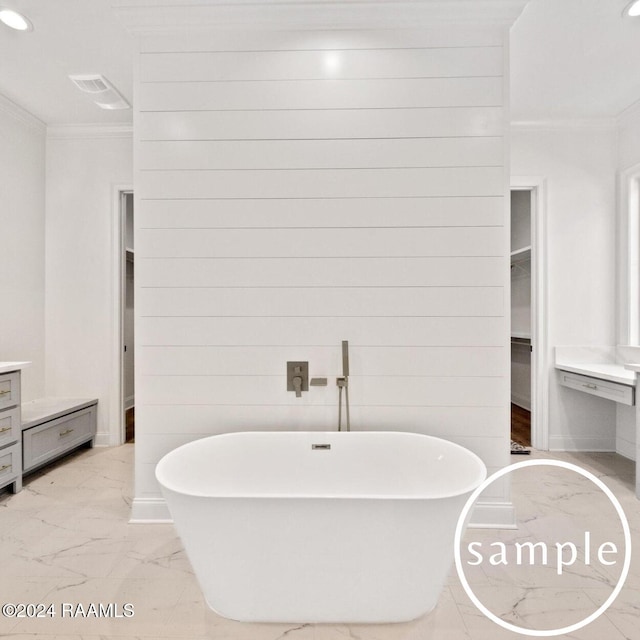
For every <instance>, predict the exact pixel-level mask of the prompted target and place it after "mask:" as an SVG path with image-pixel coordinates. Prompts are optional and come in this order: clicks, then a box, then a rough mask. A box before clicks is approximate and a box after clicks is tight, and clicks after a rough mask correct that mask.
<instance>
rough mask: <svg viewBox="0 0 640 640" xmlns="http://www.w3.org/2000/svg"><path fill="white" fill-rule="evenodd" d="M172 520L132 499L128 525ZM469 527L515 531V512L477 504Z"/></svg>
mask: <svg viewBox="0 0 640 640" xmlns="http://www.w3.org/2000/svg"><path fill="white" fill-rule="evenodd" d="M171 522H173V519H172V518H171V514H170V513H169V509H168V508H167V504H166V502H165V501H164V500H163V499H162V498H134V500H133V505H132V507H131V518H130V520H129V523H130V524H165V523H171ZM469 527H471V528H474V529H516V528H517V525H516V512H515V508H514V506H513V504H512V503H511V502H499V503H495V502H491V503H488V502H487V503H482V502H479V503H478V504H477V505H476V506H475V507H474V509H473V514H472V516H471V521H470V523H469Z"/></svg>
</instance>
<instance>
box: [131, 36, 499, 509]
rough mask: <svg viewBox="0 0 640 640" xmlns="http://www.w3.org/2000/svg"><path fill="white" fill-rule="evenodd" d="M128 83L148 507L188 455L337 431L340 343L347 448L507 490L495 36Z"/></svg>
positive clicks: (346, 43)
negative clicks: (394, 433) (275, 435)
mask: <svg viewBox="0 0 640 640" xmlns="http://www.w3.org/2000/svg"><path fill="white" fill-rule="evenodd" d="M139 67H140V73H139V81H138V85H137V90H136V105H137V113H136V128H135V130H136V154H137V161H136V162H137V184H136V195H137V198H138V209H137V211H136V282H137V298H136V313H137V325H136V326H137V337H136V345H137V354H136V358H137V360H136V363H137V381H136V385H137V390H136V391H137V406H136V455H137V466H136V469H137V470H136V474H137V482H136V487H137V488H136V495H137V498H139V499H145V498H149V499H153V498H156V497H158V496H159V493H158V487H157V485H156V484H155V480H154V476H153V470H154V466H155V463H156V462H157V461H158V459H159V458H160V457H161V456H162V455H163V454H164V453H166V452H167V451H168V450H170V449H172V448H173V447H175V446H178V445H179V444H182V443H183V442H188V441H189V440H193V439H195V438H198V437H202V436H204V435H207V434H215V433H222V432H226V431H233V430H255V429H267V430H277V429H282V428H284V429H317V430H322V429H331V430H332V429H335V428H336V422H337V399H338V394H337V389H336V386H335V377H336V376H337V375H340V373H341V355H340V343H341V340H345V339H348V340H349V341H350V345H351V373H352V376H351V382H350V399H351V403H352V406H351V416H352V424H353V428H354V429H374V430H388V429H395V430H407V431H416V432H422V433H427V434H433V435H438V436H442V437H446V438H450V439H452V440H454V441H457V442H460V443H461V444H463V445H464V446H467V447H469V448H471V449H472V450H474V451H476V452H477V453H478V454H479V455H481V456H482V457H483V459H484V460H485V462H486V464H487V466H488V467H489V468H490V469H497V468H499V467H501V466H502V465H503V464H504V463H505V459H506V456H508V452H507V440H508V410H507V407H508V378H507V375H508V370H507V363H508V359H507V356H506V355H505V349H506V344H505V335H506V326H505V323H506V318H505V283H506V282H507V278H506V275H507V269H506V253H507V247H506V242H505V237H506V234H505V230H504V221H505V205H504V195H505V193H504V191H505V175H506V174H505V158H504V148H505V145H504V140H503V135H504V105H503V95H504V86H503V82H504V78H503V35H502V33H501V32H500V31H499V30H495V31H494V30H491V29H467V28H455V27H445V28H439V29H437V30H433V31H424V30H420V31H412V30H407V31H403V32H393V31H384V32H367V31H358V32H355V31H354V32H349V31H340V32H327V33H322V32H309V33H303V32H292V33H288V32H282V33H277V32H269V33H266V32H265V33H260V32H254V33H238V32H233V33H225V32H221V33H220V34H219V35H218V36H216V37H204V36H201V35H198V34H194V37H193V38H189V39H188V40H184V39H180V38H175V39H167V38H165V37H161V36H158V37H150V38H147V39H146V40H145V41H144V43H143V49H142V53H141V54H140V64H139ZM287 360H308V361H309V363H310V365H309V366H310V373H311V375H312V376H322V377H328V378H329V384H328V386H327V387H316V388H312V389H311V391H310V392H308V393H305V394H304V396H303V398H301V399H296V398H295V396H294V395H293V394H292V393H290V392H287V391H286V380H285V371H286V361H287ZM499 497H500V496H496V499H498V498H499Z"/></svg>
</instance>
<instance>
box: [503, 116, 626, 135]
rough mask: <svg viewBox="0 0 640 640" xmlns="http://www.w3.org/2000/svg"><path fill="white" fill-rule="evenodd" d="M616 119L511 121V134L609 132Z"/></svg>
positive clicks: (614, 127) (614, 125) (615, 123)
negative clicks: (529, 132) (531, 132)
mask: <svg viewBox="0 0 640 640" xmlns="http://www.w3.org/2000/svg"><path fill="white" fill-rule="evenodd" d="M617 124H618V123H617V119H616V118H567V119H558V120H512V121H511V126H510V128H511V131H512V132H513V133H520V132H522V133H526V132H528V131H585V130H592V131H593V130H599V131H611V130H615V129H616V127H617Z"/></svg>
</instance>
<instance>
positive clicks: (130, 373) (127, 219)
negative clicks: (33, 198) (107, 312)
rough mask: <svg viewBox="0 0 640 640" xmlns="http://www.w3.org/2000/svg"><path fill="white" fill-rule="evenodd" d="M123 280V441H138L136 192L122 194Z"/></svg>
mask: <svg viewBox="0 0 640 640" xmlns="http://www.w3.org/2000/svg"><path fill="white" fill-rule="evenodd" d="M122 208H123V211H122V221H123V226H124V233H123V236H124V237H123V240H124V242H123V245H124V246H123V253H124V256H123V262H124V265H123V274H122V275H123V278H122V314H121V315H122V354H123V355H122V397H123V407H122V411H123V413H124V426H125V433H124V441H125V442H134V440H135V331H134V286H133V285H134V273H135V272H134V257H135V253H134V245H133V192H131V191H125V192H123V193H122Z"/></svg>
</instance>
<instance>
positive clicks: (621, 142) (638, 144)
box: [618, 101, 640, 171]
mask: <svg viewBox="0 0 640 640" xmlns="http://www.w3.org/2000/svg"><path fill="white" fill-rule="evenodd" d="M638 163H640V101H639V102H636V103H635V104H634V105H632V106H631V107H630V108H629V109H627V110H626V111H624V112H623V113H622V114H621V116H620V118H619V121H618V169H620V170H621V171H623V170H624V169H628V168H629V167H632V166H634V165H636V164H638Z"/></svg>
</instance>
